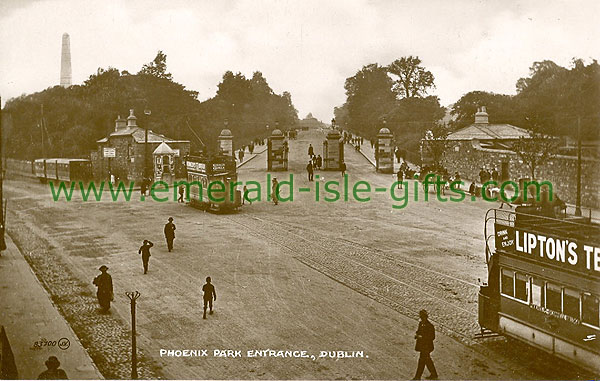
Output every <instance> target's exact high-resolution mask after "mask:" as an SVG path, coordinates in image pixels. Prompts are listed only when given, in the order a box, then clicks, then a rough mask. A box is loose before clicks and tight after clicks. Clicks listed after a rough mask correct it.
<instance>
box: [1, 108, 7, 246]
mask: <svg viewBox="0 0 600 381" xmlns="http://www.w3.org/2000/svg"><path fill="white" fill-rule="evenodd" d="M2 142H3V141H2V97H0V251H3V250H6V241H5V240H4V231H5V229H6V224H5V222H6V221H5V220H6V218H5V210H4V193H3V191H2V187H3V185H4V183H3V182H4V163H3V162H2V156H3V155H4V150H3V144H2Z"/></svg>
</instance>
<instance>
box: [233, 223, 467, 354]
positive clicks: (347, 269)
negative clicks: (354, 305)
mask: <svg viewBox="0 0 600 381" xmlns="http://www.w3.org/2000/svg"><path fill="white" fill-rule="evenodd" d="M226 218H228V219H229V220H230V221H231V222H233V223H236V224H238V225H240V226H242V227H243V228H244V229H246V230H248V231H250V232H251V233H252V234H254V235H257V236H260V237H263V238H264V239H266V240H268V241H269V242H271V243H274V244H276V245H277V246H280V247H282V248H283V249H285V250H286V251H289V252H291V253H292V255H293V256H294V258H295V259H297V260H299V261H300V262H302V263H304V264H305V265H307V266H309V267H311V268H313V269H315V270H317V271H319V272H321V273H323V274H325V275H326V276H328V277H330V278H331V279H334V280H336V281H337V282H339V283H341V284H344V285H346V286H347V287H350V288H352V289H354V290H355V291H357V292H360V293H361V294H363V295H366V296H368V297H370V298H372V299H374V300H377V301H379V302H380V303H382V304H384V305H387V306H388V307H390V308H392V309H394V310H397V311H399V312H401V313H403V314H405V315H408V316H411V317H414V318H416V316H417V311H418V310H419V309H421V308H426V309H428V310H429V311H430V312H431V315H432V316H435V317H436V318H435V319H434V322H435V323H437V324H438V326H440V328H442V329H443V330H445V331H447V333H449V334H450V335H451V336H453V337H455V338H457V339H459V340H461V341H466V342H469V343H471V342H472V340H471V337H472V335H473V333H474V332H475V331H476V330H477V328H478V326H477V320H476V316H477V313H476V298H477V292H476V291H477V288H476V287H477V285H475V284H472V283H469V282H467V281H464V280H461V279H458V278H456V277H452V276H448V275H446V274H443V273H440V272H437V271H434V270H429V269H426V268H423V267H421V266H418V265H414V264H411V263H409V262H406V261H403V260H399V259H398V258H393V257H391V256H390V255H389V254H385V253H383V252H381V251H377V250H373V249H370V248H367V247H364V246H362V245H360V244H356V243H352V242H348V241H345V240H340V239H332V238H331V237H327V236H325V235H323V234H321V233H316V232H314V231H312V230H310V229H303V230H302V235H301V234H298V233H296V232H295V231H293V230H297V229H298V227H294V226H291V225H289V224H286V223H282V222H275V221H270V220H267V219H263V218H259V217H252V219H253V220H254V222H253V224H244V223H242V222H240V221H238V219H237V218H236V217H235V216H233V217H226ZM282 237H287V240H286V239H281V238H282ZM290 237H293V239H292V240H291V241H292V242H290ZM398 273H402V274H403V275H404V277H398V276H397V274H398ZM440 285H441V287H440ZM465 289H466V290H465ZM448 290H451V291H448ZM465 291H466V295H467V298H466V299H465V300H463V298H464V296H463V294H465ZM453 300H454V301H453Z"/></svg>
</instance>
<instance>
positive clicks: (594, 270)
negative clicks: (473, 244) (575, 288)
mask: <svg viewBox="0 0 600 381" xmlns="http://www.w3.org/2000/svg"><path fill="white" fill-rule="evenodd" d="M494 229H495V232H496V238H495V240H496V250H502V251H503V252H506V253H508V254H512V255H514V256H517V257H520V258H527V259H530V260H534V261H538V262H541V263H544V264H552V265H555V266H559V267H562V268H564V269H569V270H575V271H579V272H582V273H586V274H591V275H595V276H600V247H598V246H595V245H593V244H586V243H584V242H580V241H576V240H571V239H567V238H560V237H557V236H553V235H548V234H541V233H534V232H530V231H525V230H522V229H518V228H515V227H512V226H505V225H501V224H494Z"/></svg>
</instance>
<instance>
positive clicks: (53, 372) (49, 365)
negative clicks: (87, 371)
mask: <svg viewBox="0 0 600 381" xmlns="http://www.w3.org/2000/svg"><path fill="white" fill-rule="evenodd" d="M45 364H46V370H45V371H43V372H42V373H40V375H39V376H38V378H37V379H38V380H68V379H69V377H67V373H66V372H65V371H64V370H62V369H60V361H58V359H57V358H56V356H50V357H48V360H46V362H45Z"/></svg>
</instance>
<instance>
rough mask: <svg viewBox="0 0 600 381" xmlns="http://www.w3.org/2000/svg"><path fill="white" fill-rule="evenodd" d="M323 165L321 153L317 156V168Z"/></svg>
mask: <svg viewBox="0 0 600 381" xmlns="http://www.w3.org/2000/svg"><path fill="white" fill-rule="evenodd" d="M322 166H323V158H322V157H321V155H319V156H317V169H321V167H322Z"/></svg>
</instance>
